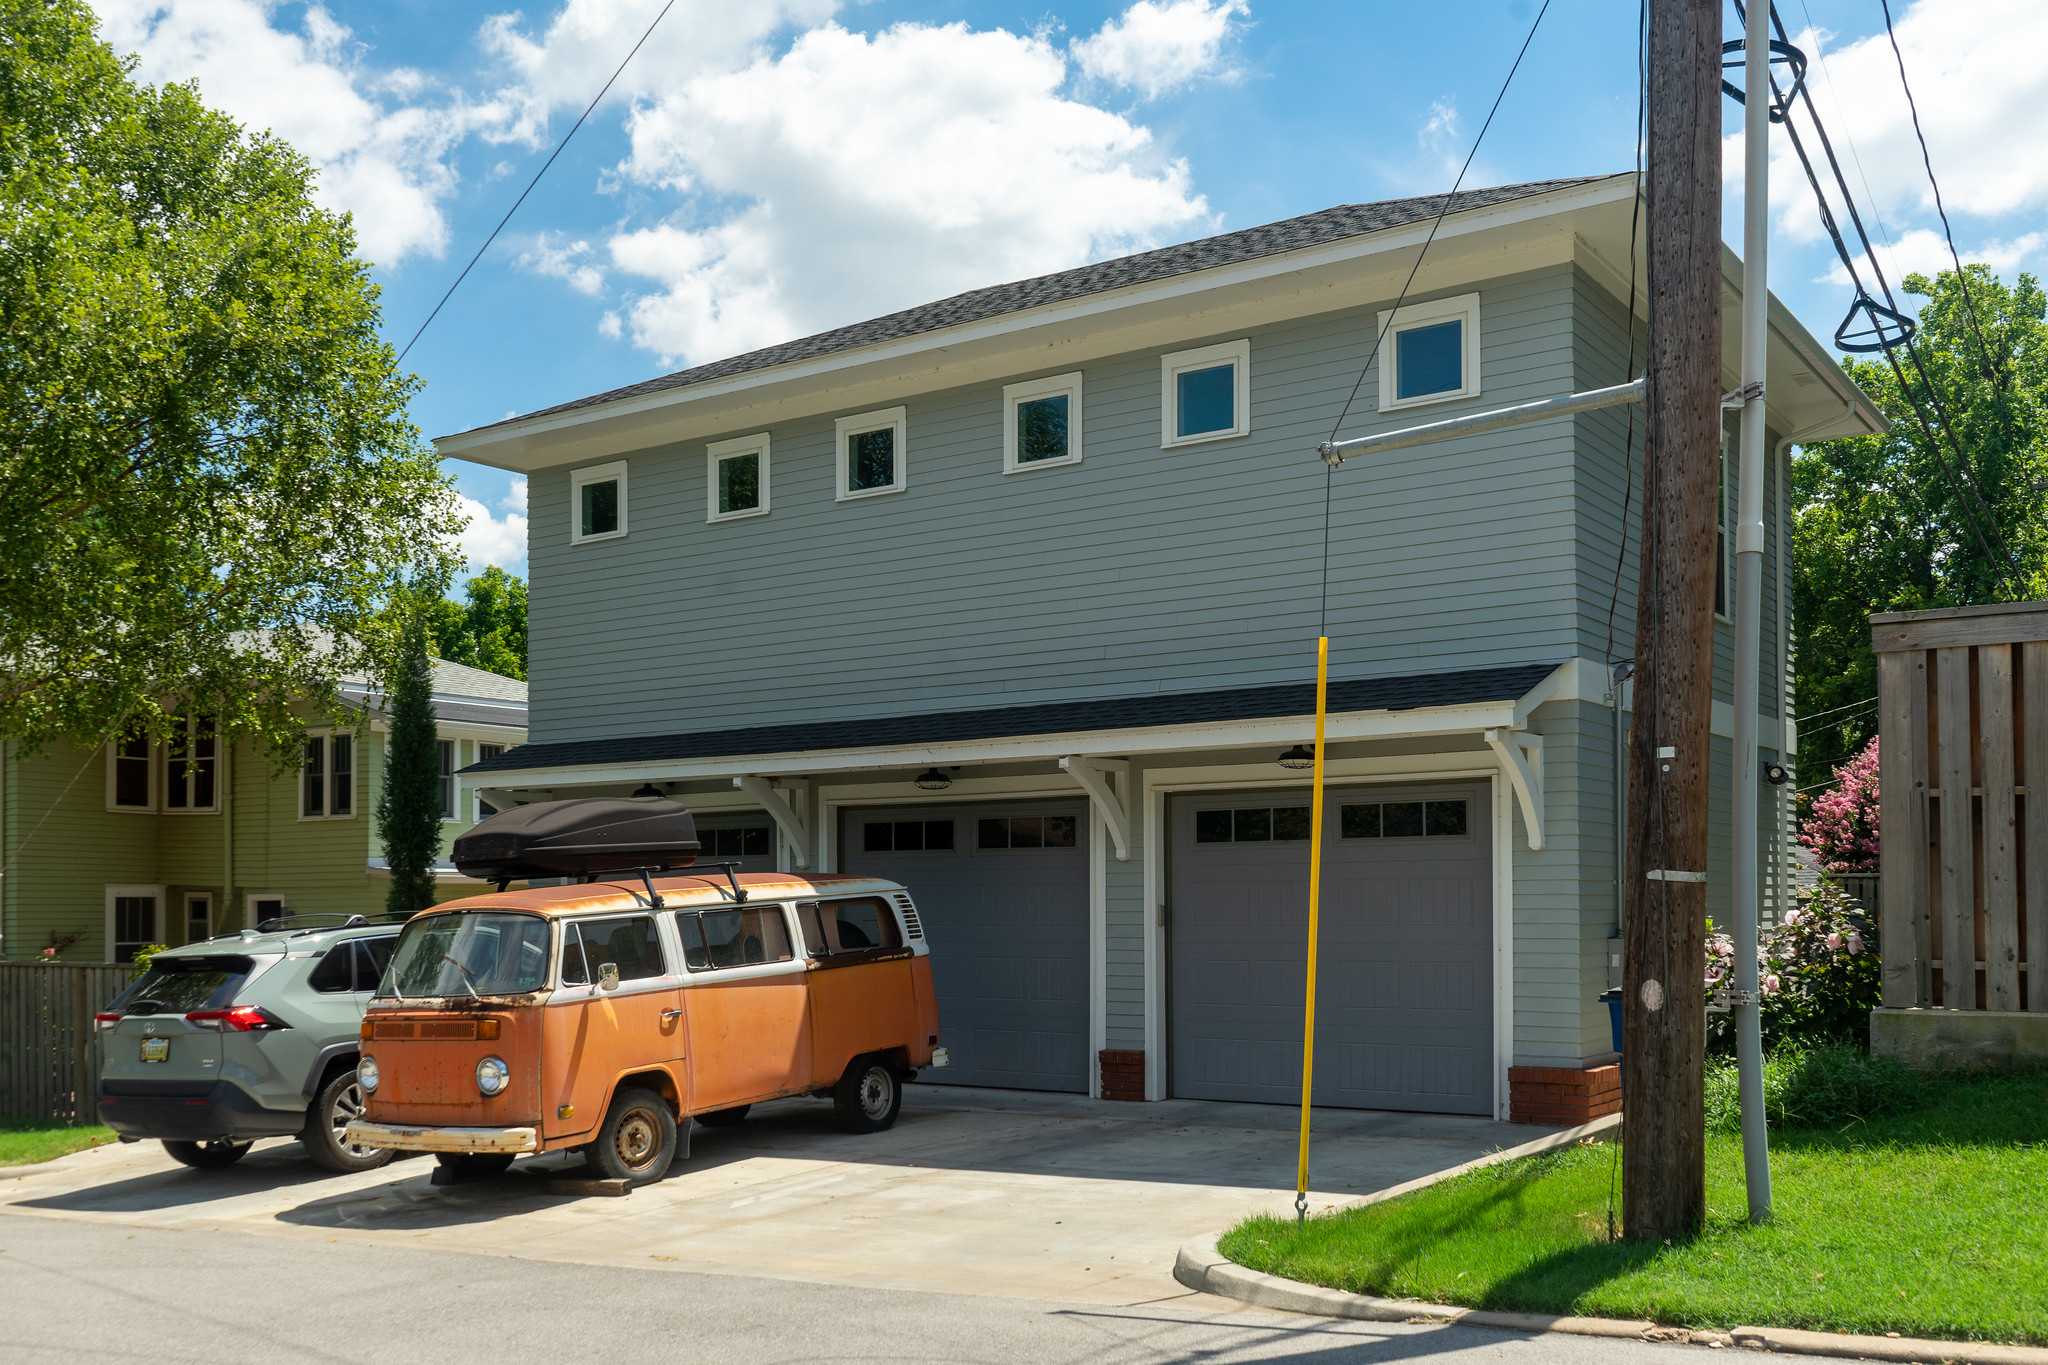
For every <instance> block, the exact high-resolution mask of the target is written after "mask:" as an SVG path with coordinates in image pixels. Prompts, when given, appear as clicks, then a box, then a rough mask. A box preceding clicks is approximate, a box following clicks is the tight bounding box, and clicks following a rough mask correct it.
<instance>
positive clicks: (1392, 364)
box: [1379, 294, 1480, 412]
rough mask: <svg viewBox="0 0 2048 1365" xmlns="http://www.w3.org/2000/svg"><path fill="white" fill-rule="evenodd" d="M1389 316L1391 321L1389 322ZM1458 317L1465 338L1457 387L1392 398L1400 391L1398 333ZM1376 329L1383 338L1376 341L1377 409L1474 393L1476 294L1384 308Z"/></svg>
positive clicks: (1477, 378) (1476, 381)
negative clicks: (1461, 377) (1460, 381)
mask: <svg viewBox="0 0 2048 1365" xmlns="http://www.w3.org/2000/svg"><path fill="white" fill-rule="evenodd" d="M1390 320H1391V324H1390ZM1456 320H1462V321H1463V322H1464V324H1465V326H1464V329H1463V331H1462V333H1461V335H1462V336H1463V338H1464V342H1465V383H1464V386H1463V387H1461V388H1458V389H1454V390H1453V389H1447V390H1445V391H1444V392H1442V393H1427V394H1423V395H1421V396H1419V397H1416V398H1396V397H1395V396H1394V395H1395V394H1397V393H1399V392H1400V375H1399V373H1398V371H1399V369H1400V364H1401V348H1400V335H1401V333H1403V332H1406V331H1410V330H1412V329H1414V328H1417V327H1428V326H1433V325H1434V324H1436V323H1439V322H1451V321H1456ZM1379 331H1380V332H1381V333H1382V334H1384V336H1385V338H1386V339H1385V340H1384V341H1382V342H1381V343H1380V359H1379V367H1380V411H1381V412H1394V411H1397V410H1398V409H1401V408H1423V407H1428V406H1429V405H1430V404H1432V403H1451V402H1456V401H1457V400H1458V399H1460V398H1472V397H1476V396H1477V395H1478V393H1479V389H1480V375H1479V296H1478V295H1477V294H1459V295H1457V296H1456V297H1455V298H1448V299H1432V300H1431V301H1430V302H1428V303H1411V304H1408V305H1407V306H1405V307H1403V308H1401V309H1399V310H1395V309H1386V310H1383V311H1382V312H1381V313H1380V315H1379Z"/></svg>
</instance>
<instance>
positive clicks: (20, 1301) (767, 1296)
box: [0, 1212, 1704, 1365]
mask: <svg viewBox="0 0 2048 1365" xmlns="http://www.w3.org/2000/svg"><path fill="white" fill-rule="evenodd" d="M1688 1352H1689V1353H1692V1354H1694V1355H1695V1356H1697V1355H1701V1354H1704V1349H1703V1348H1700V1347H1689V1346H1660V1345H1652V1344H1648V1343H1640V1342H1633V1341H1614V1340H1605V1339H1599V1338H1587V1337H1569V1336H1554V1335H1553V1336H1529V1335H1524V1334H1521V1333H1512V1332H1499V1331H1490V1330H1485V1329H1480V1328H1471V1327H1457V1326H1451V1327H1443V1326H1408V1325H1403V1324H1386V1323H1340V1322H1330V1321H1325V1320H1321V1319H1314V1318H1300V1317H1293V1316H1290V1315H1285V1314H1277V1313H1263V1312H1259V1311H1256V1310H1247V1309H1243V1308H1241V1307H1240V1308H1232V1307H1230V1306H1229V1305H1227V1304H1226V1302H1225V1301H1223V1300H1219V1299H1212V1298H1207V1297H1205V1296H1201V1295H1194V1294H1183V1295H1179V1296H1175V1297H1172V1298H1168V1299H1163V1300H1161V1301H1159V1302H1157V1303H1151V1304H1137V1305H1132V1306H1117V1307H1105V1306H1101V1305H1089V1304H1063V1303H1048V1302H1038V1301H1033V1300H1029V1299H1018V1298H995V1297H986V1298H984V1297H977V1296H970V1295H961V1294H929V1293H918V1292H915V1291H906V1290H895V1289H873V1288H859V1287H848V1286H841V1285H823V1284H809V1283H801V1282H793V1281H788V1280H764V1279H753V1278H748V1277H744V1276H737V1275H701V1274H693V1273H689V1272H683V1271H675V1270H656V1269H648V1270H639V1269H629V1268H619V1267H611V1266H602V1265H584V1264H564V1263H561V1262H551V1261H528V1260H520V1259H516V1258H513V1257H509V1256H505V1255H503V1254H499V1255H476V1254H471V1253H464V1252H451V1251H428V1250H421V1249H416V1248H411V1247H401V1246H387V1245H374V1244H364V1243H349V1242H320V1241H312V1240H308V1239H305V1238H300V1237H283V1236H260V1235H254V1236H252V1235H249V1234H246V1233H241V1232H228V1231H202V1230H196V1229H195V1230H189V1231H187V1230H173V1229H161V1228H147V1227H136V1226H132V1225H126V1224H123V1223H120V1222H115V1221H100V1220H93V1221H82V1220H78V1219H72V1218H53V1217H48V1216H39V1215H35V1214H28V1213H11V1212H10V1213H0V1360H4V1361H7V1362H9V1365H43V1363H44V1362H55V1361H63V1362H73V1361H84V1360H92V1361H95V1362H107V1361H115V1362H118V1361H146V1362H149V1365H179V1363H180V1362H187V1361H190V1362H195V1365H196V1363H197V1362H204V1365H238V1362H243V1361H248V1362H251V1363H252V1365H255V1363H257V1362H260V1363H261V1365H280V1363H281V1362H297V1361H348V1362H355V1361H375V1362H385V1361H391V1362H404V1363H405V1365H432V1363H433V1362H438V1361H450V1362H461V1365H476V1363H477V1362H480V1361H500V1360H512V1361H524V1360H535V1361H546V1362H548V1363H549V1365H557V1363H558V1362H572V1361H602V1362H606V1363H607V1365H617V1362H620V1361H644V1360H662V1361H670V1360H674V1361H717V1362H720V1365H741V1363H743V1362H746V1363H751V1362H780V1361H944V1362H963V1363H965V1362H979V1361H1031V1362H1034V1363H1036V1362H1047V1363H1048V1365H1063V1363H1064V1362H1083V1361H1086V1362H1115V1363H1118V1365H1121V1363H1122V1362H1145V1363H1147V1365H1150V1362H1161V1361H1189V1362H1200V1363H1201V1365H1229V1362H1237V1361H1276V1360H1290V1361H1314V1362H1319V1363H1321V1362H1328V1363H1329V1365H1338V1363H1339V1362H1344V1363H1345V1365H1349V1362H1368V1361H1370V1362H1395V1361H1406V1360H1422V1359H1431V1360H1440V1361H1444V1362H1455V1363H1456V1365H1482V1362H1484V1363H1485V1365H1499V1363H1504V1365H1518V1363H1524V1365H1525V1363H1529V1362H1537V1361H1541V1362H1545V1365H1552V1363H1553V1362H1554V1363H1556V1365H1685V1362H1684V1359H1683V1354H1682V1353H1688Z"/></svg>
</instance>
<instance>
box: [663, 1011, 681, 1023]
mask: <svg viewBox="0 0 2048 1365" xmlns="http://www.w3.org/2000/svg"><path fill="white" fill-rule="evenodd" d="M682 1017H683V1012H682V1011H681V1010H663V1011H662V1012H661V1019H662V1022H663V1023H667V1022H668V1021H669V1020H671V1019H680V1018H682Z"/></svg>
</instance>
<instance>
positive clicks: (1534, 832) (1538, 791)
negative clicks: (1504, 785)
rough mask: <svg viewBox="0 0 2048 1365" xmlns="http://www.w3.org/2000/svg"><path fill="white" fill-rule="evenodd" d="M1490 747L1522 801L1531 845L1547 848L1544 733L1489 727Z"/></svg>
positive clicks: (1523, 816)
mask: <svg viewBox="0 0 2048 1365" xmlns="http://www.w3.org/2000/svg"><path fill="white" fill-rule="evenodd" d="M1486 747H1487V748H1489V749H1491V750H1493V753H1494V757H1496V758H1498V759H1499V760H1500V767H1501V771H1502V772H1503V773H1505V774H1507V779H1508V784H1509V785H1510V786H1512V787H1513V788H1514V789H1515V799H1516V800H1518V801H1520V802H1521V804H1522V823H1523V824H1525V825H1527V826H1528V827H1529V847H1530V848H1532V849H1540V848H1542V847H1543V736H1541V735H1539V734H1536V733H1535V732H1534V731H1531V730H1488V731H1487V732H1486Z"/></svg>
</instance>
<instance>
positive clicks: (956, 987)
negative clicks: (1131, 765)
mask: <svg viewBox="0 0 2048 1365" xmlns="http://www.w3.org/2000/svg"><path fill="white" fill-rule="evenodd" d="M1087 816H1088V808H1087V806H1086V805H1085V804H1081V803H1072V804H1070V803H1067V802H1030V803H1022V804H1014V803H1013V804H1004V805H996V804H983V803H976V804H974V805H962V806H949V807H938V806H905V807H901V808H891V809H887V810H882V809H866V810H861V809H852V810H847V811H845V812H843V814H842V816H841V824H840V834H839V837H840V844H839V847H840V849H841V850H842V852H841V855H840V866H841V867H842V868H844V869H845V870H846V871H848V872H863V873H868V874H870V875H873V876H878V877H887V878H890V879H891V880H892V881H898V882H901V883H903V885H905V886H907V887H909V888H910V893H911V895H912V896H913V897H915V898H916V900H917V913H918V916H919V918H921V919H922V920H923V921H924V931H925V938H926V940H927V941H928V942H930V944H931V948H932V980H933V982H934V984H935V985H936V986H937V988H938V996H939V1026H940V1033H941V1038H942V1041H943V1042H944V1043H945V1045H946V1048H947V1051H948V1053H949V1054H950V1056H951V1058H952V1064H951V1065H950V1066H948V1067H946V1068H945V1069H944V1070H934V1071H926V1072H924V1073H923V1076H924V1078H925V1079H928V1080H933V1081H942V1082H948V1083H951V1084H955V1085H990V1086H1004V1087H1009V1088H1013V1089H1020V1090H1073V1091H1080V1092H1083V1093H1085V1092H1086V1091H1087V1089H1088V848H1087V843H1088V818H1087Z"/></svg>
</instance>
